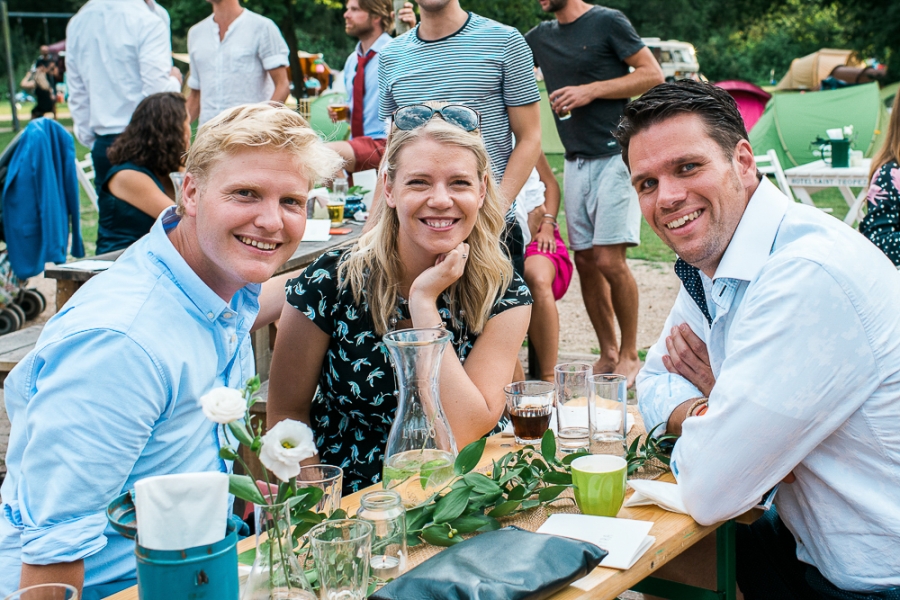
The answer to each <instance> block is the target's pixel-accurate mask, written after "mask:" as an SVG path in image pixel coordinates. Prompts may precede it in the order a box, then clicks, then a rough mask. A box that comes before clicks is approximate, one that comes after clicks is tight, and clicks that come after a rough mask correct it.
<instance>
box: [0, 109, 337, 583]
mask: <svg viewBox="0 0 900 600" xmlns="http://www.w3.org/2000/svg"><path fill="white" fill-rule="evenodd" d="M338 163H339V158H338V156H337V154H335V153H334V152H332V151H330V150H328V149H326V148H325V147H324V144H323V143H322V142H321V141H320V140H319V138H318V136H317V135H316V134H315V133H314V132H313V131H312V130H311V129H309V127H308V126H306V124H305V122H304V121H303V120H302V118H301V117H299V116H298V115H297V114H296V113H294V112H293V111H291V110H289V109H287V108H284V107H280V108H279V107H274V106H269V105H267V104H258V105H246V106H241V107H237V108H235V109H232V110H230V111H227V112H225V113H223V114H221V115H220V116H219V117H217V118H214V119H213V120H211V121H210V122H209V123H208V124H207V125H205V126H204V127H201V128H200V131H199V132H198V134H197V139H196V141H195V143H194V145H193V146H192V148H191V151H190V153H189V154H188V158H187V163H186V173H185V181H184V186H183V188H182V197H181V203H180V204H179V206H177V207H172V208H170V209H168V210H166V211H165V212H163V213H162V215H160V217H159V219H158V220H157V221H156V224H155V225H154V226H153V229H152V230H151V232H150V233H149V234H148V235H147V236H146V237H144V238H142V239H140V240H139V241H138V242H136V243H135V244H134V245H132V246H131V247H130V248H129V249H128V251H127V252H125V253H124V254H123V255H122V256H121V257H120V258H119V259H118V260H117V261H116V263H115V264H114V265H113V266H112V267H110V269H109V270H108V271H106V272H105V273H102V274H100V275H98V276H96V277H94V278H93V279H92V280H91V281H90V282H88V283H87V284H86V285H85V286H84V287H82V288H81V289H80V290H79V291H78V292H77V293H76V294H75V295H74V296H73V297H72V299H71V300H69V302H68V303H67V304H66V305H65V306H64V307H62V309H61V310H60V312H59V313H58V314H57V315H56V316H54V317H53V319H51V320H50V321H49V322H48V323H47V325H46V327H45V328H44V330H43V332H42V333H41V337H40V338H39V339H38V342H37V344H36V345H35V349H34V350H33V351H32V352H31V353H29V354H28V356H26V357H25V358H24V359H23V360H22V362H20V363H19V365H18V366H17V367H16V368H15V369H13V371H12V372H11V373H10V374H9V377H8V378H7V379H6V382H5V385H4V393H5V402H6V409H7V412H8V413H9V417H10V422H11V424H12V430H11V433H10V440H9V449H8V453H7V457H6V463H7V467H8V469H9V472H8V474H7V477H6V480H5V481H4V482H3V487H2V489H0V492H2V497H3V504H2V505H0V597H3V596H6V595H7V594H10V593H12V592H13V591H14V590H16V589H17V587H25V586H28V585H35V584H40V583H51V582H62V583H68V584H70V585H73V586H75V587H77V588H78V589H79V591H82V588H83V594H82V596H80V597H81V598H83V600H94V599H99V598H103V597H106V596H108V595H111V594H113V593H115V592H117V591H118V590H120V589H123V588H125V587H128V586H130V585H133V584H134V577H135V559H134V542H133V541H131V540H128V539H125V538H123V537H122V536H121V535H119V534H118V533H116V532H115V531H114V530H113V529H112V528H111V527H109V525H108V523H107V520H106V506H107V505H108V504H109V502H110V501H111V500H113V499H114V498H116V497H117V496H119V495H120V494H122V493H123V492H124V491H126V490H130V489H132V488H133V487H134V483H135V482H136V481H138V480H140V479H142V478H144V477H148V476H151V475H164V474H171V473H192V472H204V471H227V470H228V469H229V468H230V465H228V464H226V463H225V462H224V461H222V460H221V459H220V458H219V448H220V446H221V442H220V440H219V438H218V435H217V430H216V428H215V424H214V423H212V422H211V421H209V420H208V419H206V418H205V417H204V415H203V413H202V411H201V408H200V404H199V399H200V397H201V396H202V395H203V394H205V393H206V392H207V391H209V390H210V389H212V388H214V387H218V386H229V387H234V388H240V387H242V386H243V384H244V382H245V381H246V380H247V379H248V378H250V377H252V376H253V375H254V373H255V367H254V365H255V363H254V360H253V350H252V348H251V346H250V332H251V331H252V330H253V329H256V328H258V327H261V326H263V325H265V324H268V323H270V322H272V321H273V320H275V319H276V318H278V316H279V315H280V313H281V308H282V306H283V304H284V281H285V280H286V279H287V275H284V276H282V277H280V278H276V279H271V280H270V277H272V274H273V273H274V272H275V270H276V269H277V268H278V267H280V266H281V265H282V264H284V263H285V262H286V261H287V260H288V258H290V256H291V255H292V254H293V252H294V250H295V249H296V248H297V244H298V243H299V242H300V239H301V238H302V236H303V230H304V228H305V226H306V198H307V194H308V192H309V190H310V189H311V188H312V186H313V185H314V183H315V182H316V181H317V180H318V179H320V178H322V177H325V176H328V175H330V174H331V173H333V172H334V170H335V169H336V168H337V166H338ZM264 283H265V285H261V284H264Z"/></svg>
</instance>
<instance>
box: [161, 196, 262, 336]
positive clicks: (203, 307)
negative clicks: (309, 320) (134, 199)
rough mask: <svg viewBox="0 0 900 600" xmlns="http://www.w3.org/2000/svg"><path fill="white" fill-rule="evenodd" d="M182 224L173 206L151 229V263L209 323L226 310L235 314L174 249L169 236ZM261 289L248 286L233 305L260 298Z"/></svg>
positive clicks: (257, 286) (256, 285) (165, 211)
mask: <svg viewBox="0 0 900 600" xmlns="http://www.w3.org/2000/svg"><path fill="white" fill-rule="evenodd" d="M180 222H181V217H180V216H178V215H177V214H176V213H175V207H174V206H172V207H170V208H167V209H166V210H164V211H163V213H162V214H161V215H160V216H159V218H158V219H157V220H156V223H154V224H153V227H152V228H151V229H150V235H149V243H148V246H147V248H148V254H149V255H150V257H151V259H152V260H155V261H156V262H157V263H158V264H159V265H160V266H161V267H162V268H163V269H164V270H165V271H167V274H168V276H169V278H170V279H171V280H172V281H173V282H174V283H175V285H177V286H178V287H179V289H181V290H182V291H183V292H184V294H185V296H187V297H188V299H189V300H190V301H191V302H192V303H193V304H194V306H196V307H197V310H199V311H200V312H201V313H203V314H204V315H205V316H206V318H207V319H209V320H210V321H215V320H217V319H218V318H219V317H220V316H221V314H222V313H223V312H225V311H226V310H229V311H234V310H235V308H233V307H230V306H229V304H228V303H227V302H225V301H224V300H222V298H221V297H219V295H218V294H216V293H215V292H214V291H213V290H212V288H210V287H209V286H208V285H206V283H204V282H203V280H202V279H200V277H199V276H198V275H197V273H195V272H194V270H193V269H192V268H191V267H190V265H188V264H187V261H185V260H184V257H183V256H181V254H180V253H179V252H178V250H176V249H175V246H174V245H172V241H171V240H170V239H169V235H168V234H169V232H170V231H172V229H174V228H175V227H176V226H177V225H178V223H180ZM261 287H262V286H261V285H260V284H258V283H248V284H247V285H245V286H244V287H243V288H242V289H241V290H239V291H238V293H237V294H235V298H234V299H232V302H231V303H232V304H235V305H236V304H237V303H239V300H238V301H237V303H236V300H237V298H238V296H239V295H241V294H245V293H246V294H249V295H250V296H251V297H254V298H255V297H256V296H259V291H260V289H261Z"/></svg>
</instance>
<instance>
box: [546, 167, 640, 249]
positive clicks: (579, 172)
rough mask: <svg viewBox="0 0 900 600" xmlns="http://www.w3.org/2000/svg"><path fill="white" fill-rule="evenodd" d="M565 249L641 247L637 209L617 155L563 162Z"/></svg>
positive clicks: (632, 188)
mask: <svg viewBox="0 0 900 600" xmlns="http://www.w3.org/2000/svg"><path fill="white" fill-rule="evenodd" d="M564 185H565V205H566V227H567V229H568V232H569V248H571V249H572V250H574V251H579V250H588V249H590V248H592V247H593V246H612V245H614V244H627V245H629V246H637V245H638V244H640V243H641V207H640V204H639V203H638V197H637V192H635V191H634V187H632V185H631V175H630V174H629V172H628V168H627V167H626V166H625V162H624V161H623V160H622V156H621V155H620V154H614V155H612V156H603V157H601V158H591V159H586V158H576V159H575V160H567V161H566V171H565V177H564Z"/></svg>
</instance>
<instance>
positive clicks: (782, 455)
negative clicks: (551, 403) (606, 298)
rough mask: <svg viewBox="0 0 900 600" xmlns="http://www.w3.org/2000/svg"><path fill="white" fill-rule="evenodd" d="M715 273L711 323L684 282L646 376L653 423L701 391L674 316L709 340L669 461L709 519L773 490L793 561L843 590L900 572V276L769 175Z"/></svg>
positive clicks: (899, 576) (892, 580)
mask: <svg viewBox="0 0 900 600" xmlns="http://www.w3.org/2000/svg"><path fill="white" fill-rule="evenodd" d="M708 283H711V285H705V286H704V288H705V289H706V293H705V295H706V299H707V305H708V307H709V312H710V314H711V317H712V325H711V326H710V325H709V323H708V321H707V319H706V317H704V316H703V313H702V312H701V310H700V308H699V307H698V305H697V303H696V302H695V301H694V300H693V299H692V298H691V296H690V295H689V294H688V293H687V291H686V290H685V288H684V286H682V288H681V290H680V292H679V294H678V297H677V299H676V300H675V305H674V307H673V308H672V312H671V313H670V314H669V318H668V320H667V321H666V324H665V328H664V330H663V335H662V336H661V337H660V339H659V341H658V342H657V343H656V345H655V346H654V347H653V348H651V349H650V351H649V352H648V353H647V362H646V365H645V366H644V368H643V369H642V370H641V372H640V374H639V375H638V381H637V391H638V398H639V405H640V409H641V413H642V415H643V417H644V421H645V422H646V423H647V426H648V427H652V426H653V425H655V424H656V423H660V422H664V421H666V420H667V419H668V417H669V415H670V414H671V412H672V410H673V409H674V408H675V407H676V406H678V405H679V404H680V403H682V402H684V401H685V400H688V399H690V398H694V397H697V396H702V394H701V393H700V391H699V390H698V389H697V388H695V387H694V386H693V385H691V384H690V383H689V382H688V381H687V380H686V379H684V378H682V377H681V376H679V375H674V374H672V373H669V372H668V371H667V370H666V368H665V366H664V365H663V363H662V359H661V357H662V356H663V355H664V354H666V353H667V351H666V345H665V337H666V335H667V334H668V332H669V331H670V329H671V328H672V327H674V326H675V325H679V324H681V323H688V324H689V325H690V327H691V329H693V331H694V332H695V333H696V334H697V335H698V336H699V337H700V338H701V339H703V340H704V341H705V342H706V345H707V349H708V351H709V358H710V364H711V366H712V370H713V373H714V374H715V376H716V384H715V387H714V388H713V390H712V393H711V394H710V397H709V410H708V412H707V413H706V414H705V415H703V416H702V417H695V418H689V419H687V420H686V421H685V422H684V426H683V435H682V437H681V439H679V440H678V443H677V444H676V445H675V450H674V452H673V454H672V471H673V472H674V473H675V475H676V477H677V479H678V484H679V486H680V487H681V490H682V495H683V498H684V503H685V506H686V507H687V508H688V510H689V511H690V513H691V515H692V516H693V517H694V518H695V519H697V521H699V522H700V523H704V524H709V523H715V522H718V521H722V520H725V519H730V518H732V517H735V516H737V515H740V514H741V513H743V512H745V511H746V510H748V509H749V508H751V507H752V506H753V505H754V504H756V503H757V502H758V501H759V499H760V498H761V497H762V495H763V493H765V492H766V491H767V490H769V489H770V488H772V487H774V486H775V484H777V483H778V482H779V481H781V480H782V479H783V478H784V477H785V476H786V475H787V474H788V473H790V472H793V473H794V474H795V475H796V481H795V482H794V483H792V484H782V485H781V487H780V488H779V490H778V494H777V496H776V498H775V504H776V506H777V508H778V514H779V516H780V517H781V519H782V520H783V521H784V523H785V525H786V526H787V527H788V529H790V531H791V532H792V533H793V535H794V539H795V540H796V541H797V558H798V559H800V560H801V561H803V562H805V563H808V564H811V565H814V566H815V567H817V568H818V569H819V571H821V572H822V574H823V575H824V576H825V577H826V578H827V579H829V580H830V581H831V582H832V583H833V584H834V585H836V586H837V587H839V588H841V589H844V590H854V591H870V590H879V589H885V588H890V587H892V586H897V585H900V560H898V558H897V552H896V550H897V548H900V501H898V499H900V427H898V423H900V319H898V318H897V300H898V298H900V276H898V274H897V270H896V269H895V268H894V266H893V265H892V264H891V261H890V260H888V259H887V258H886V257H885V256H884V255H883V254H882V253H881V251H879V250H878V249H877V248H876V247H875V246H873V245H872V244H871V243H870V242H869V241H868V240H867V239H865V238H864V237H863V236H862V235H860V234H859V233H858V232H857V231H856V230H854V229H851V228H850V227H847V226H846V225H844V224H843V223H841V222H840V221H838V220H837V219H835V218H834V217H831V216H829V215H826V214H823V213H822V212H821V211H819V210H816V209H815V208H811V207H808V206H804V205H802V204H798V203H794V202H791V201H789V200H788V199H787V198H786V197H785V196H784V195H783V194H781V192H780V191H778V189H777V188H776V187H775V186H774V185H772V184H771V183H770V182H769V181H768V180H765V179H764V180H763V181H762V182H761V183H760V185H759V188H758V189H757V191H756V193H755V194H754V195H753V197H752V198H751V199H750V203H749V204H748V206H747V209H746V211H745V212H744V215H743V217H742V219H741V222H740V224H739V225H738V227H737V230H736V231H735V233H734V237H733V238H732V240H731V242H730V244H729V246H728V248H727V250H726V251H725V254H724V256H723V257H722V261H721V263H720V264H719V267H718V269H717V270H716V273H715V276H714V277H713V278H712V281H711V282H708Z"/></svg>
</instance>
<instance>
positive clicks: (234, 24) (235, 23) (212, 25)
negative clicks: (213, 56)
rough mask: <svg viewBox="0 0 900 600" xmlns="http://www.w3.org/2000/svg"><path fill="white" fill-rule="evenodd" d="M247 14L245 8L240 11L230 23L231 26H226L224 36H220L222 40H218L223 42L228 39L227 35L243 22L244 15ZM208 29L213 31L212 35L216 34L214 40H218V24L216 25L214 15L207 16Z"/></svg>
mask: <svg viewBox="0 0 900 600" xmlns="http://www.w3.org/2000/svg"><path fill="white" fill-rule="evenodd" d="M247 12H248V10H247V9H246V8H245V9H244V10H242V11H241V14H239V15H238V16H237V17H236V18H235V19H234V21H232V22H231V24H230V25H229V26H228V29H226V30H225V35H224V36H222V39H221V40H220V41H221V42H224V41H225V40H226V39H227V38H228V34H229V33H231V32H232V31H234V30H235V29H236V28H237V26H238V25H239V24H240V22H241V21H242V20H243V18H244V15H246V14H247ZM209 27H210V29H211V30H212V31H213V33H215V34H216V39H217V40H218V39H219V24H218V23H216V15H215V13H213V14H211V15H209Z"/></svg>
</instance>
